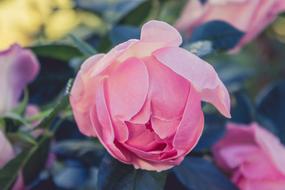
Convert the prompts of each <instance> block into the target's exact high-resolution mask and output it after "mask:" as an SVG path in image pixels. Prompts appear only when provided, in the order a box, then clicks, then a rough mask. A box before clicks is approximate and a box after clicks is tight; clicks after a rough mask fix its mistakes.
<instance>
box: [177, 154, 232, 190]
mask: <svg viewBox="0 0 285 190" xmlns="http://www.w3.org/2000/svg"><path fill="white" fill-rule="evenodd" d="M173 171H174V173H175V175H176V176H177V178H178V180H179V181H180V182H181V183H182V184H183V185H184V186H185V187H187V188H188V189H191V190H209V189H211V190H221V189H222V190H237V188H236V187H235V185H234V184H233V183H232V182H231V181H230V179H229V178H227V177H226V176H225V175H224V174H223V173H222V172H221V171H219V170H218V168H217V167H216V166H215V165H213V164H212V163H211V162H210V161H208V160H205V159H202V158H185V159H184V161H183V162H182V164H180V165H179V166H177V167H175V168H174V169H173Z"/></svg>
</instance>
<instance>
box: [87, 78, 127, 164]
mask: <svg viewBox="0 0 285 190" xmlns="http://www.w3.org/2000/svg"><path fill="white" fill-rule="evenodd" d="M104 81H105V79H104V78H103V79H101V80H100V84H99V87H98V89H97V93H96V97H95V99H96V105H95V107H93V108H92V109H91V110H90V119H91V123H92V127H93V128H94V130H95V131H96V134H97V137H98V138H99V140H100V142H101V143H102V144H103V145H104V146H105V148H107V150H108V152H109V153H110V154H111V155H113V156H114V157H115V158H117V159H119V160H121V161H122V162H129V161H130V157H129V155H128V154H127V153H126V152H123V150H122V149H120V148H118V147H117V146H116V144H115V131H114V127H113V124H112V121H111V118H110V113H109V110H108V108H107V103H106V99H105V92H104Z"/></svg>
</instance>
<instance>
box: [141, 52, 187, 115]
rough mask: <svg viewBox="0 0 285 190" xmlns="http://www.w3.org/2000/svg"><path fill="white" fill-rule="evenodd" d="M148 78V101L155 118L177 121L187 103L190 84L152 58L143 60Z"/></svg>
mask: <svg viewBox="0 0 285 190" xmlns="http://www.w3.org/2000/svg"><path fill="white" fill-rule="evenodd" d="M144 62H145V63H146V65H147V69H148V72H149V77H150V88H149V96H148V99H150V100H151V107H152V114H153V116H155V117H158V118H161V119H165V120H171V119H175V120H176V119H179V118H181V116H182V114H183V110H184V107H185V104H186V101H187V96H188V93H189V89H190V83H189V81H188V80H187V79H185V78H183V77H181V76H180V75H177V74H176V73H175V72H173V71H172V70H171V69H169V68H168V67H167V66H165V65H163V64H161V63H160V62H158V61H157V60H156V59H155V58H153V57H148V58H146V59H144Z"/></svg>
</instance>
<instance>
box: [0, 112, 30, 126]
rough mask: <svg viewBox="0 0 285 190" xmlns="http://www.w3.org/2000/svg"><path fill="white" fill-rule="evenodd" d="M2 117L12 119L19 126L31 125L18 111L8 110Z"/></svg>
mask: <svg viewBox="0 0 285 190" xmlns="http://www.w3.org/2000/svg"><path fill="white" fill-rule="evenodd" d="M2 117H3V118H4V119H9V120H12V121H13V122H15V123H16V125H17V126H21V125H24V126H27V127H31V126H30V124H29V123H28V122H27V121H26V119H25V118H23V117H22V116H21V115H18V114H17V113H12V112H8V113H5V114H4V115H3V116H2Z"/></svg>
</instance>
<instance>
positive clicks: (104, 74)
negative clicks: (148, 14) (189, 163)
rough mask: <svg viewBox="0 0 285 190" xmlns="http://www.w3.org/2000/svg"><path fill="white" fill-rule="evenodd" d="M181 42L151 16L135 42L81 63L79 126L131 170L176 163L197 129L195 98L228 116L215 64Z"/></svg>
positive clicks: (75, 90)
mask: <svg viewBox="0 0 285 190" xmlns="http://www.w3.org/2000/svg"><path fill="white" fill-rule="evenodd" d="M181 43H182V39H181V36H180V34H179V33H178V32H177V30H176V29H175V28H173V27H172V26H170V25H168V24H167V23H165V22H160V21H149V22H148V23H146V24H144V25H143V27H142V30H141V36H140V39H139V40H137V39H131V40H129V41H127V42H124V43H122V44H119V45H118V46H116V47H114V48H113V49H112V50H111V51H109V52H108V53H107V54H97V55H94V56H93V57H91V58H89V59H88V60H86V61H85V62H84V63H83V65H82V66H81V69H80V71H79V72H78V74H77V76H76V79H75V82H74V85H73V87H72V90H71V96H70V102H71V106H72V109H73V113H74V117H75V120H76V122H77V124H78V127H79V129H80V131H81V132H82V133H83V134H85V135H87V136H91V137H98V139H99V140H100V142H101V143H102V144H103V145H104V146H105V148H106V149H107V150H108V152H109V153H110V154H111V155H112V156H113V157H115V158H117V159H118V160H120V161H122V162H124V163H126V164H132V165H134V167H135V168H141V169H146V170H156V171H161V170H166V169H169V168H171V167H173V166H175V165H178V164H179V163H180V162H181V161H182V160H183V158H184V157H185V155H186V154H188V153H189V152H190V151H191V150H192V149H193V148H194V146H195V145H196V144H197V141H198V140H199V138H200V136H201V133H202V131H203V127H204V115H203V112H202V109H201V100H203V101H206V102H210V103H211V104H213V105H214V106H215V107H216V108H217V109H218V110H219V111H220V112H221V113H222V114H224V115H225V116H227V117H230V112H229V111H230V99H229V94H228V91H227V89H226V88H225V86H224V85H223V83H222V82H221V80H220V79H219V77H218V75H217V73H216V72H215V70H214V68H213V67H212V66H211V65H210V64H208V63H206V62H205V61H203V60H202V59H200V58H199V57H197V56H195V55H194V54H192V53H190V52H188V51H186V50H185V49H182V48H180V47H179V45H181Z"/></svg>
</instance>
